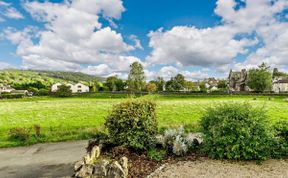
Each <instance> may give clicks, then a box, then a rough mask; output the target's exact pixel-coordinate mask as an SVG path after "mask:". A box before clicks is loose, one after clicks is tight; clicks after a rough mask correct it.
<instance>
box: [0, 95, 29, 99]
mask: <svg viewBox="0 0 288 178" xmlns="http://www.w3.org/2000/svg"><path fill="white" fill-rule="evenodd" d="M24 96H25V95H24V94H0V99H17V98H23V97H24Z"/></svg>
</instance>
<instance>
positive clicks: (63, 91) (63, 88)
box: [55, 85, 72, 97]
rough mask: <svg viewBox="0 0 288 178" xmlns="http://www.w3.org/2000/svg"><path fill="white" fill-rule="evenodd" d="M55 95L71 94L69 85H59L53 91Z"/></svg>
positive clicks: (67, 95)
mask: <svg viewBox="0 0 288 178" xmlns="http://www.w3.org/2000/svg"><path fill="white" fill-rule="evenodd" d="M55 96H57V97H69V96H72V90H71V87H70V86H67V85H60V86H59V87H58V89H57V91H56V92H55Z"/></svg>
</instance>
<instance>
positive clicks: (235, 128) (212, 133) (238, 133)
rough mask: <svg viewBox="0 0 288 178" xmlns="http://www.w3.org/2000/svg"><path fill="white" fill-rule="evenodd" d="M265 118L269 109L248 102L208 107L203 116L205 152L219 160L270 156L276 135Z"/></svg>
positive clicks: (258, 158) (261, 158)
mask: <svg viewBox="0 0 288 178" xmlns="http://www.w3.org/2000/svg"><path fill="white" fill-rule="evenodd" d="M266 121H267V115H266V112H265V111H264V110H263V109H260V108H254V107H252V106H251V105H250V104H248V103H242V104H241V103H224V104H220V105H218V106H216V107H209V108H207V109H206V113H205V114H204V116H203V117H202V119H201V127H202V132H203V134H204V137H203V139H204V151H205V152H206V153H207V154H208V155H209V156H210V157H212V158H217V159H224V158H225V159H236V160H264V159H267V158H268V157H270V154H271V147H272V144H273V141H272V140H273V136H272V134H270V133H269V131H268V128H267V124H266Z"/></svg>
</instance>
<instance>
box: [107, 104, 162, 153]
mask: <svg viewBox="0 0 288 178" xmlns="http://www.w3.org/2000/svg"><path fill="white" fill-rule="evenodd" d="M155 109H156V104H155V103H154V102H152V101H150V100H141V99H140V100H137V99H131V100H128V101H125V102H123V103H120V104H118V105H115V106H114V108H113V110H112V112H111V113H110V114H109V115H108V116H107V117H106V119H105V120H106V122H105V126H106V128H107V129H108V133H109V138H110V139H111V141H112V142H113V143H114V144H116V145H123V146H127V147H130V148H132V149H135V150H148V149H149V148H151V147H153V146H154V144H155V136H156V133H157V120H156V112H155Z"/></svg>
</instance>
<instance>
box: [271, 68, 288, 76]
mask: <svg viewBox="0 0 288 178" xmlns="http://www.w3.org/2000/svg"><path fill="white" fill-rule="evenodd" d="M279 77H288V74H287V73H285V72H279V71H278V69H277V68H274V69H273V74H272V78H273V79H274V78H279Z"/></svg>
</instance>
